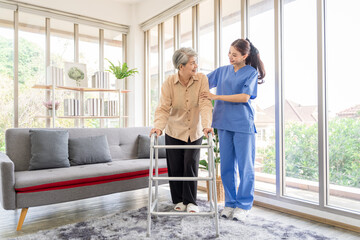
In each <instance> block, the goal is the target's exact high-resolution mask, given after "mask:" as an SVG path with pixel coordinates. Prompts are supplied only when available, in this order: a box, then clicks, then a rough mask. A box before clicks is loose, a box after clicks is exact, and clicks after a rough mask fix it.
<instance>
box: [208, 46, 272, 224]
mask: <svg viewBox="0 0 360 240" xmlns="http://www.w3.org/2000/svg"><path fill="white" fill-rule="evenodd" d="M228 56H229V60H230V65H227V66H223V67H220V68H218V69H216V70H215V71H213V72H211V73H209V74H208V75H207V76H208V79H209V87H210V89H211V88H214V87H216V88H217V89H216V95H214V94H212V93H210V92H203V93H201V98H206V99H212V100H215V106H214V112H213V122H212V127H213V128H216V129H218V132H219V141H220V156H221V179H222V182H223V185H224V190H225V208H224V210H223V211H222V212H221V216H222V217H225V218H232V219H234V220H244V219H245V218H246V216H247V214H248V213H249V211H250V209H251V208H252V205H253V201H254V178H255V172H254V160H255V133H256V128H255V124H254V109H253V107H252V106H251V99H255V98H256V96H257V86H258V84H261V83H263V82H264V81H263V78H264V77H265V69H264V64H263V63H262V61H261V59H260V57H259V51H258V50H257V49H256V48H255V47H254V45H253V44H252V43H251V42H250V41H249V40H248V39H246V40H245V39H238V40H235V41H234V42H233V43H232V44H231V47H230V50H229V54H228ZM237 172H238V173H239V177H240V183H239V185H238V186H237V185H236V182H237V181H236V180H237Z"/></svg>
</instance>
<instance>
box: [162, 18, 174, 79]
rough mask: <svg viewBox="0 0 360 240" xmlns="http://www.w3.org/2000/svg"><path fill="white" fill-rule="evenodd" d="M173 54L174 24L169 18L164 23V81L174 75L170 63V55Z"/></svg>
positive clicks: (172, 66)
mask: <svg viewBox="0 0 360 240" xmlns="http://www.w3.org/2000/svg"><path fill="white" fill-rule="evenodd" d="M173 54H174V23H173V18H170V19H169V20H168V21H166V22H165V23H164V71H165V79H164V80H166V78H167V77H168V76H169V75H171V74H175V69H174V65H173V63H172V55H173Z"/></svg>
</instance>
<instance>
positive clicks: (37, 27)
mask: <svg viewBox="0 0 360 240" xmlns="http://www.w3.org/2000/svg"><path fill="white" fill-rule="evenodd" d="M18 74H19V99H18V101H19V105H18V107H19V127H45V126H46V125H45V124H46V122H45V121H44V119H39V118H35V116H37V115H44V113H45V110H46V108H45V106H43V104H42V103H43V101H44V99H45V94H39V92H38V91H34V89H32V86H33V85H35V84H39V83H45V18H44V17H41V16H37V15H33V14H28V13H24V12H20V13H19V72H18Z"/></svg>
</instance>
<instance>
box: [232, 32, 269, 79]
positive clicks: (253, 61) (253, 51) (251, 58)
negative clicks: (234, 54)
mask: <svg viewBox="0 0 360 240" xmlns="http://www.w3.org/2000/svg"><path fill="white" fill-rule="evenodd" d="M231 46H233V47H234V48H236V50H238V51H239V52H240V53H241V54H242V55H246V54H248V57H247V58H246V60H245V64H246V65H250V66H252V67H253V68H255V69H256V70H257V71H258V73H259V77H258V84H262V83H264V77H265V68H264V63H263V62H262V61H261V59H260V55H259V50H258V49H257V48H256V47H255V46H254V45H253V44H252V43H251V42H250V40H249V39H246V40H244V39H237V40H235V41H234V42H233V43H232V44H231Z"/></svg>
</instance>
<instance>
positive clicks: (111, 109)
mask: <svg viewBox="0 0 360 240" xmlns="http://www.w3.org/2000/svg"><path fill="white" fill-rule="evenodd" d="M118 106H119V105H118V101H117V100H108V101H104V116H107V117H109V116H117V115H118V109H119V107H118Z"/></svg>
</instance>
